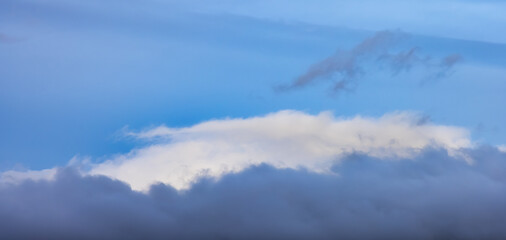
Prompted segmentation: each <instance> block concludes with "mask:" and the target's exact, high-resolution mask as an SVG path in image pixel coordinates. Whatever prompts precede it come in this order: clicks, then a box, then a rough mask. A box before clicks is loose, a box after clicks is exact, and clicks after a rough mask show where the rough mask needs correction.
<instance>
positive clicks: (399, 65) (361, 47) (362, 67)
mask: <svg viewBox="0 0 506 240" xmlns="http://www.w3.org/2000/svg"><path fill="white" fill-rule="evenodd" d="M408 37H409V35H408V34H406V33H404V32H402V31H399V30H397V31H380V32H377V33H376V34H375V35H374V36H372V37H369V38H367V39H365V40H364V41H362V42H361V43H359V44H358V45H356V46H355V47H353V48H352V49H351V50H339V51H337V52H336V53H335V54H334V55H332V56H329V57H327V58H326V59H324V60H322V61H320V62H318V63H315V64H314V65H312V66H311V67H310V68H309V69H308V70H307V71H306V72H305V73H304V74H302V75H301V76H299V77H297V78H296V79H295V80H294V81H293V82H291V83H290V84H287V85H281V86H278V87H277V88H276V90H279V91H286V90H292V89H297V88H303V87H306V86H308V85H310V84H313V83H315V82H317V81H320V80H326V81H331V82H333V86H332V89H331V90H332V91H333V92H334V93H335V92H339V91H342V90H349V89H350V87H351V86H352V85H355V84H356V83H357V81H358V80H359V79H360V78H361V77H364V76H365V75H366V74H367V73H370V69H371V68H372V67H371V65H377V66H383V67H386V68H387V69H388V70H389V71H391V73H392V75H397V74H399V73H401V72H408V71H410V70H411V69H412V68H414V67H422V68H423V69H424V71H425V72H428V75H427V76H426V77H425V78H429V79H433V78H441V77H445V76H447V75H448V74H449V72H450V70H451V69H452V67H453V66H454V65H455V64H456V63H457V62H459V61H461V60H462V57H461V56H460V55H459V54H451V55H448V56H445V57H443V58H442V59H440V60H437V59H433V58H432V57H431V56H422V55H421V54H420V53H419V50H418V48H417V47H411V48H409V49H408V50H398V51H392V49H393V48H394V47H395V46H396V45H398V44H399V43H400V42H401V41H402V40H404V39H406V38H408Z"/></svg>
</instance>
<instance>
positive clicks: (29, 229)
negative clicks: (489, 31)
mask: <svg viewBox="0 0 506 240" xmlns="http://www.w3.org/2000/svg"><path fill="white" fill-rule="evenodd" d="M468 153H469V154H470V155H472V157H473V159H475V162H474V163H473V164H472V165H470V164H468V163H466V162H464V161H461V160H460V159H456V158H454V157H452V156H450V155H448V154H447V152H446V151H444V150H431V149H426V150H424V151H422V153H421V154H419V155H418V156H417V157H414V158H410V159H406V160H405V161H385V159H378V158H375V157H370V156H366V155H363V154H351V155H348V156H347V157H346V159H345V160H344V161H342V162H341V163H339V164H336V165H334V166H333V167H332V172H334V173H336V174H333V175H328V174H318V173H313V172H311V171H306V170H304V169H299V170H291V169H277V168H274V167H272V166H269V165H259V166H254V167H250V168H247V169H245V170H244V171H241V172H239V173H235V174H227V175H225V176H223V177H222V178H221V180H219V181H217V182H216V181H214V180H213V179H201V180H199V181H198V182H197V183H196V184H194V185H193V186H192V187H191V188H190V189H188V190H186V191H184V192H177V191H176V190H175V189H174V188H172V187H170V186H168V185H163V184H157V185H154V186H152V187H151V188H150V190H149V191H148V192H147V193H146V194H143V193H139V192H136V191H132V190H131V189H130V188H129V186H128V185H126V184H125V183H122V182H119V181H115V180H112V179H110V178H108V177H104V176H85V177H82V176H81V175H80V174H79V173H78V172H77V171H75V170H73V169H71V168H64V169H60V170H59V171H58V173H57V174H56V176H55V179H54V180H52V181H46V180H39V181H25V182H23V183H21V184H19V185H7V186H3V187H1V188H0V237H1V238H2V239H33V238H37V239H69V238H71V239H97V238H98V239H105V238H106V239H167V238H176V239H202V238H206V239H224V238H225V239H229V238H232V239H259V238H262V239H265V238H268V239H272V238H290V239H336V238H345V239H502V238H504V237H506V230H505V229H504V223H505V222H506V214H505V213H506V207H505V205H504V201H506V178H505V177H504V176H506V154H505V153H502V152H500V151H497V149H494V148H488V147H483V148H478V149H475V150H469V151H468Z"/></svg>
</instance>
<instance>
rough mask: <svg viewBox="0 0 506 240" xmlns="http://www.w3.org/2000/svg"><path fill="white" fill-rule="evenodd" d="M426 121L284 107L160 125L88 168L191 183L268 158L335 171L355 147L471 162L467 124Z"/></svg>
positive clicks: (132, 180) (141, 180)
mask: <svg viewBox="0 0 506 240" xmlns="http://www.w3.org/2000/svg"><path fill="white" fill-rule="evenodd" d="M423 119H425V118H423V117H422V116H419V115H417V114H414V113H407V112H397V113H392V114H386V115H384V116H382V117H379V118H367V117H361V116H357V117H353V118H335V117H334V116H333V115H332V114H331V113H330V112H322V113H320V114H318V115H310V114H306V113H303V112H298V111H280V112H277V113H273V114H269V115H266V116H261V117H252V118H245V119H224V120H213V121H207V122H203V123H201V124H197V125H194V126H191V127H186V128H168V127H165V126H160V127H157V128H154V129H149V130H145V131H141V132H137V133H129V134H130V135H132V136H135V137H137V138H140V139H143V140H145V141H148V143H149V144H147V145H146V146H145V147H141V148H138V149H135V150H133V151H131V152H130V153H128V154H124V155H119V156H116V157H114V158H112V159H109V160H107V161H105V162H102V163H99V164H96V165H94V166H92V167H91V170H90V171H89V172H88V173H89V174H100V175H106V176H109V177H112V178H115V179H119V180H122V181H125V182H127V183H129V184H130V185H131V186H132V187H133V188H134V189H136V190H146V189H148V187H149V186H150V185H151V184H153V183H155V182H162V183H166V184H170V185H172V186H174V187H175V188H177V189H184V188H187V187H189V186H190V184H191V183H192V182H193V181H194V180H195V179H197V178H199V177H200V176H209V177H215V178H219V177H220V176H222V175H224V174H227V173H233V172H239V171H241V170H243V169H245V168H247V167H249V166H251V165H256V164H261V163H267V164H270V165H272V166H274V167H277V168H291V169H297V168H300V167H303V168H306V169H308V170H310V171H313V172H317V173H330V168H331V166H332V165H333V164H334V163H335V162H336V161H339V160H340V159H342V157H343V156H345V155H347V154H350V153H354V152H360V153H363V154H367V155H369V156H373V157H378V158H384V159H399V158H406V157H412V156H415V155H416V154H417V153H419V152H420V151H421V150H422V149H424V148H427V147H436V148H443V149H446V150H447V151H449V152H450V154H452V155H454V156H460V157H463V158H464V160H467V161H470V158H469V157H468V156H466V155H465V154H463V153H462V152H460V149H462V148H468V147H470V146H471V141H470V140H469V136H468V135H469V133H468V131H467V130H465V129H462V128H458V127H451V126H441V125H435V124H431V123H424V122H425V121H423Z"/></svg>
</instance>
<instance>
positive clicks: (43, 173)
mask: <svg viewBox="0 0 506 240" xmlns="http://www.w3.org/2000/svg"><path fill="white" fill-rule="evenodd" d="M56 171H57V169H56V168H50V169H43V170H40V171H33V170H28V171H16V170H11V171H5V172H2V173H0V184H17V183H20V182H22V181H25V180H28V179H30V180H34V181H37V180H53V179H54V176H55V174H56Z"/></svg>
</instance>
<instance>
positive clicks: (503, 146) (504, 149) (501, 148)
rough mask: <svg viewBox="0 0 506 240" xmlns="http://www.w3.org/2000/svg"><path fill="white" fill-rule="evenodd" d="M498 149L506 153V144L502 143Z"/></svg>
mask: <svg viewBox="0 0 506 240" xmlns="http://www.w3.org/2000/svg"><path fill="white" fill-rule="evenodd" d="M497 149H499V151H501V152H505V153H506V145H500V146H498V147H497Z"/></svg>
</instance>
